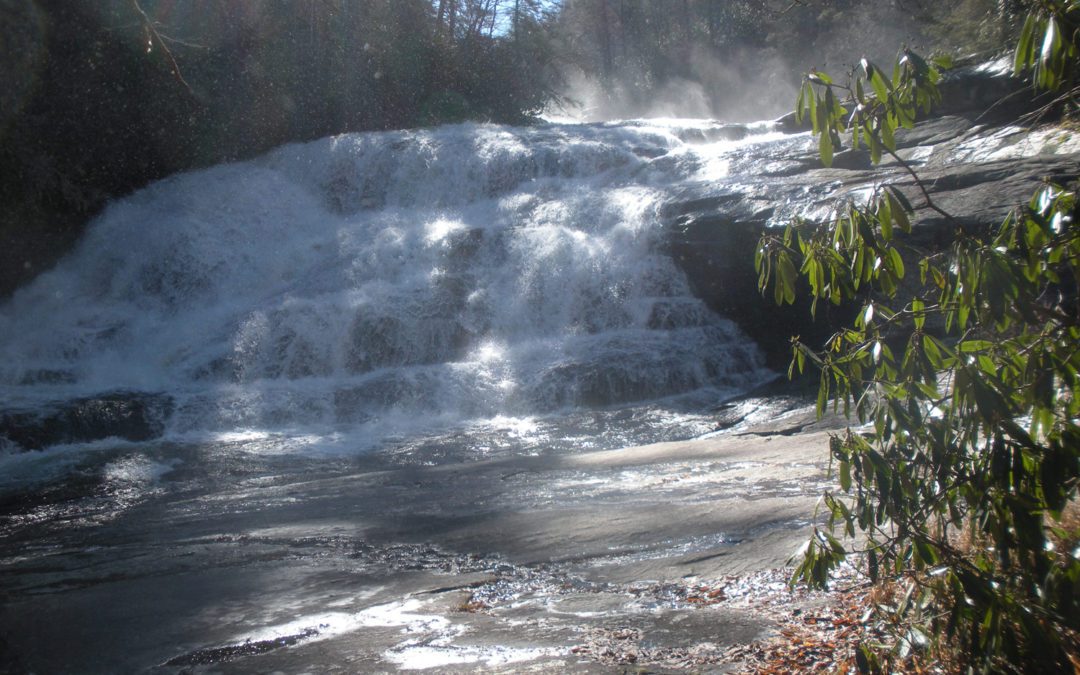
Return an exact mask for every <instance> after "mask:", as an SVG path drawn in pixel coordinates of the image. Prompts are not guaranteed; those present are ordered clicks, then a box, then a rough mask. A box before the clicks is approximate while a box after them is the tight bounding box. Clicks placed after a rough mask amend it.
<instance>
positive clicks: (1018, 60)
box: [1013, 13, 1036, 76]
mask: <svg viewBox="0 0 1080 675" xmlns="http://www.w3.org/2000/svg"><path fill="white" fill-rule="evenodd" d="M1035 23H1036V18H1035V15H1034V14H1032V13H1029V14H1028V15H1027V19H1025V20H1024V27H1023V28H1022V29H1021V30H1020V40H1019V41H1018V42H1017V43H1016V53H1015V55H1014V56H1013V74H1014V75H1017V76H1019V75H1021V74H1023V72H1024V71H1025V70H1027V68H1028V66H1030V65H1031V58H1032V57H1031V48H1032V45H1033V44H1034V35H1035Z"/></svg>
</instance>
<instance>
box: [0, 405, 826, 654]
mask: <svg viewBox="0 0 1080 675" xmlns="http://www.w3.org/2000/svg"><path fill="white" fill-rule="evenodd" d="M809 415H810V413H809V412H808V411H807V410H806V409H805V408H799V407H798V406H797V402H796V401H793V400H792V399H787V398H782V397H781V398H775V397H774V398H771V399H746V400H742V401H738V402H734V403H731V404H729V405H727V406H724V407H723V408H722V409H720V410H713V411H711V412H708V413H705V412H702V413H697V414H690V413H688V412H686V411H683V412H680V413H675V412H672V411H670V410H667V411H662V410H661V409H660V408H658V407H656V406H641V407H638V408H631V409H625V410H621V411H608V412H607V413H599V412H593V413H589V414H588V415H584V414H582V418H581V419H578V420H576V421H574V420H573V417H574V416H573V415H570V416H565V417H559V418H552V419H550V420H543V419H541V420H532V421H529V422H528V423H525V422H523V421H520V420H519V421H518V423H517V426H516V427H512V428H465V429H459V430H457V431H455V432H453V433H446V434H443V435H440V436H429V437H425V438H418V439H412V440H411V441H405V440H402V441H401V442H400V443H398V444H397V445H393V444H391V445H388V446H387V447H385V448H383V449H381V450H379V451H374V452H369V453H366V454H355V453H353V454H348V453H342V452H336V453H335V452H334V451H333V450H332V449H331V450H327V451H324V452H323V453H322V454H319V453H314V452H312V451H311V449H310V448H300V449H299V450H298V448H297V447H295V446H296V445H297V444H301V441H300V440H298V439H297V438H290V439H285V438H284V437H278V438H274V437H249V438H233V439H226V440H221V441H218V442H214V443H209V442H204V443H199V444H182V443H175V442H165V441H162V442H156V443H153V442H152V443H144V444H138V443H119V444H118V443H112V444H110V443H102V444H100V445H99V446H98V447H96V448H95V449H92V450H88V449H87V448H85V447H83V448H80V449H79V450H78V451H77V452H72V453H70V454H71V459H70V462H67V463H66V464H65V463H64V462H60V461H59V459H58V457H59V456H62V455H63V449H60V450H53V451H51V452H52V456H49V454H50V453H42V454H41V455H39V456H34V455H23V456H20V457H18V458H16V459H18V460H21V461H15V460H14V459H12V458H7V467H6V468H7V469H8V470H9V473H8V475H9V476H11V475H13V474H12V473H11V472H13V473H14V475H16V476H18V473H19V471H22V472H23V474H24V475H23V476H22V478H21V480H22V481H23V487H22V488H17V487H15V485H16V484H17V482H16V481H10V482H9V483H8V488H7V490H6V491H5V493H4V496H3V506H2V511H0V528H2V529H0V533H2V537H0V597H2V598H3V603H2V607H3V609H2V610H0V636H2V639H3V644H2V645H0V654H2V657H0V667H2V668H3V669H6V670H7V671H10V672H39V673H50V672H85V673H92V672H101V673H106V672H271V671H277V672H371V671H376V672H379V671H395V670H411V669H434V670H433V671H432V672H435V671H438V672H444V671H446V670H449V669H458V670H462V671H469V672H472V671H475V670H495V671H506V672H520V671H521V670H529V669H536V670H551V669H557V670H566V669H569V670H578V671H593V670H596V671H598V672H604V671H607V670H609V669H613V668H614V667H615V666H613V665H611V664H605V662H604V659H603V658H602V654H600V652H601V651H603V650H601V649H597V648H593V649H592V651H590V648H589V645H594V647H595V644H596V641H597V640H600V639H603V638H604V637H605V636H607V637H608V638H610V636H611V635H622V634H626V635H632V636H636V640H637V641H638V643H639V644H638V648H640V649H646V650H649V649H651V650H652V652H649V653H653V654H662V655H664V658H666V659H668V660H669V661H671V662H672V663H676V662H679V659H680V658H681V659H683V660H684V661H685V663H686V664H690V665H692V666H693V667H694V668H699V669H700V668H702V667H704V666H706V665H708V664H710V663H712V664H715V663H719V662H720V660H721V659H720V655H721V652H722V647H724V646H727V645H731V644H734V643H739V642H745V641H749V640H751V639H754V638H756V637H758V636H760V635H762V634H764V633H767V632H768V630H769V629H770V625H771V624H770V622H769V621H768V619H767V617H765V616H764V615H761V614H759V613H757V612H755V611H753V609H752V608H750V607H739V606H732V605H730V604H729V605H728V606H725V605H723V604H722V603H720V604H716V603H712V602H709V603H707V604H709V606H708V607H702V606H701V604H702V603H701V601H700V600H695V598H694V593H695V590H694V589H695V588H697V587H698V586H700V584H702V583H706V581H709V580H714V581H711V582H710V583H716V582H715V580H717V579H721V578H724V579H727V581H726V582H725V583H726V584H727V585H728V590H726V591H725V593H726V595H725V597H728V596H730V597H733V598H734V597H737V595H738V593H736V592H735V591H734V590H733V589H734V588H735V586H733V585H732V584H733V583H735V582H734V581H733V579H735V578H736V577H732V576H731V575H735V574H743V575H746V574H751V575H752V574H758V575H759V576H758V577H757V582H756V583H757V591H755V592H760V591H761V589H762V588H766V589H772V591H771V592H777V593H779V592H780V590H779V589H782V588H784V584H783V579H782V578H781V577H780V576H779V575H776V574H772V573H767V572H765V571H766V570H770V569H773V568H775V567H777V566H780V565H783V564H784V562H785V561H786V557H787V556H789V555H790V554H791V553H792V551H793V550H794V548H795V546H796V545H797V542H798V540H799V539H801V538H804V537H805V527H804V526H805V524H806V523H807V521H808V519H809V518H810V514H811V512H812V506H813V503H814V501H815V500H816V499H817V495H818V494H819V493H820V490H821V489H822V487H823V485H824V483H823V480H824V471H823V461H824V448H825V447H826V443H825V441H824V438H823V432H820V431H816V432H815V431H812V430H811V431H806V430H805V429H804V427H805V426H806V425H807V424H808V423H809V421H810V420H812V416H809ZM605 416H607V417H611V418H616V419H617V420H618V421H619V422H620V424H618V425H614V426H617V427H618V428H620V429H623V430H626V429H632V428H634V426H635V425H634V424H631V423H630V421H631V420H632V419H635V418H636V420H637V427H638V428H639V431H640V430H641V429H642V428H644V427H647V426H649V425H650V424H652V425H654V426H655V427H656V428H657V429H660V428H663V429H666V430H667V431H666V432H665V433H669V434H673V433H682V434H683V435H684V436H686V435H695V434H690V433H688V432H690V431H693V430H696V431H697V432H698V434H696V435H699V436H700V434H701V433H702V432H703V431H704V430H707V429H706V427H709V426H711V428H712V429H714V430H715V429H717V428H718V427H725V428H724V429H723V430H722V431H719V432H714V433H712V434H706V435H705V436H704V437H699V438H697V439H696V440H688V441H671V440H667V441H666V442H659V443H649V444H644V445H637V446H633V447H627V448H619V444H618V442H617V440H616V441H615V443H614V445H609V446H608V447H612V448H616V449H602V448H597V447H595V446H594V447H592V448H590V447H588V445H587V444H585V445H584V446H583V445H582V444H581V442H580V439H579V441H578V443H577V447H572V446H574V445H575V444H574V442H573V436H572V434H569V433H567V431H568V425H571V424H572V423H573V424H576V425H578V426H580V427H581V430H582V431H583V432H584V431H585V430H586V427H587V428H588V429H587V430H588V431H589V432H590V433H589V434H584V433H583V436H586V437H588V438H592V439H593V442H594V443H595V442H596V439H597V438H603V433H597V430H598V427H602V426H604V422H605ZM586 417H587V418H588V419H585V418H586ZM614 421H615V420H614V419H608V420H606V422H607V423H608V424H609V425H612V424H613V422H614ZM785 425H786V426H785ZM556 427H558V428H557V429H556ZM792 430H803V431H802V435H784V434H790V433H791V431H792ZM556 432H558V433H557V434H556ZM657 433H659V432H657ZM551 435H557V436H558V437H559V438H562V439H563V444H562V445H560V444H559V443H552V442H551V438H550V436H551ZM639 438H642V436H640V435H639ZM530 439H531V440H530ZM645 440H655V441H664V440H665V439H663V438H662V437H656V438H652V439H648V438H645ZM58 464H59V465H63V469H62V470H60V469H59V468H55V467H56V466H57V465H58ZM47 466H53V467H54V475H52V476H50V474H49V471H47V470H46V469H45V467H47ZM34 471H36V472H37V473H36V474H34V475H36V476H37V478H36V479H35V480H34V481H29V482H27V481H28V478H27V476H28V475H30V474H31V473H33V472H34ZM761 574H766V576H764V577H762V576H760V575H761ZM740 583H741V582H740ZM746 593H750V591H749V590H747V591H746ZM619 631H623V633H620V632H619ZM626 631H630V632H629V633H626ZM703 644H704V645H705V647H702V646H701V645H703ZM694 649H697V651H696V652H694V651H693V650H694ZM710 650H711V651H710ZM657 658H659V657H657ZM673 659H674V661H672V660H673ZM695 659H696V660H695ZM694 664H696V665H694Z"/></svg>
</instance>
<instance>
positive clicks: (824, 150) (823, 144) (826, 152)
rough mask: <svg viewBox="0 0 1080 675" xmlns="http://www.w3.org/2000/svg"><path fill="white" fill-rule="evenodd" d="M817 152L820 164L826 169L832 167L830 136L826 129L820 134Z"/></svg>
mask: <svg viewBox="0 0 1080 675" xmlns="http://www.w3.org/2000/svg"><path fill="white" fill-rule="evenodd" d="M818 152H819V153H820V154H821V163H822V164H824V165H825V166H827V167H828V166H832V160H833V142H832V134H831V133H830V130H828V129H825V130H823V131H822V132H821V138H820V139H819V141H818Z"/></svg>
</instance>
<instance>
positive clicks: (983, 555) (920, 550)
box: [755, 0, 1080, 672]
mask: <svg viewBox="0 0 1080 675" xmlns="http://www.w3.org/2000/svg"><path fill="white" fill-rule="evenodd" d="M1030 4H1031V7H1032V12H1031V14H1030V16H1029V17H1028V20H1027V22H1025V24H1024V28H1023V30H1022V33H1021V37H1020V40H1019V43H1018V48H1017V56H1016V59H1015V65H1016V68H1017V71H1018V72H1019V71H1028V70H1030V71H1032V72H1033V74H1034V83H1035V85H1036V86H1037V87H1040V88H1044V89H1054V90H1060V89H1062V88H1065V89H1067V90H1068V92H1073V91H1075V87H1074V81H1075V70H1076V68H1077V63H1078V61H1080V51H1078V48H1077V41H1078V40H1080V32H1078V29H1077V27H1078V25H1080V24H1078V23H1077V21H1076V19H1077V17H1078V16H1080V0H1071V1H1070V2H1058V1H1053V0H1045V1H1040V2H1033V3H1030ZM1040 38H1041V40H1040ZM1036 43H1038V44H1040V45H1041V47H1040V48H1039V49H1036V48H1035V46H1034V45H1036ZM945 65H947V64H946V63H945V62H942V61H935V62H934V63H928V62H927V61H925V60H924V59H922V58H921V57H919V56H918V55H916V54H914V53H913V52H911V51H909V50H904V51H902V52H901V54H900V56H899V58H898V59H897V62H896V64H895V66H894V68H893V70H892V76H891V77H889V76H887V75H886V74H885V73H884V71H882V70H881V69H880V68H878V67H877V66H876V65H874V64H873V63H870V62H869V61H867V60H865V59H864V60H863V61H862V62H861V63H860V65H859V66H858V68H857V69H856V70H855V71H853V72H852V73H851V74H850V77H849V82H848V84H843V85H840V84H837V83H836V82H834V81H833V80H832V79H831V78H829V77H828V76H827V75H825V74H824V73H811V74H810V75H808V76H807V78H806V80H805V81H804V84H803V86H802V88H801V89H800V92H799V97H798V100H797V102H796V116H797V118H798V119H799V120H802V119H806V118H809V120H810V122H811V127H812V129H813V134H814V135H815V136H817V138H818V150H819V153H820V155H821V159H822V162H823V163H824V164H825V165H826V166H828V165H831V163H832V160H833V157H834V154H835V150H836V149H837V148H839V147H841V140H840V139H841V137H842V135H847V136H848V137H849V138H850V142H851V145H852V147H853V148H856V149H857V148H859V147H861V146H863V145H865V146H866V147H867V149H868V151H869V154H870V158H871V160H872V161H873V162H874V163H875V164H876V163H879V162H880V161H881V159H882V157H883V156H889V157H892V158H893V159H894V160H896V161H897V163H898V164H899V165H900V166H901V167H903V168H904V169H905V171H907V173H908V174H909V175H911V176H912V178H913V179H914V180H915V183H916V185H917V186H918V187H919V189H920V191H921V192H922V195H923V197H924V198H925V202H926V207H927V208H929V209H930V210H933V211H935V212H937V213H939V214H941V215H944V216H945V217H946V218H949V219H951V218H952V217H951V216H950V215H949V214H948V213H946V212H945V211H943V210H942V209H940V208H939V207H938V206H937V205H936V204H934V202H933V199H932V198H931V196H930V194H929V192H928V190H927V188H926V186H925V185H924V184H923V183H922V181H921V180H919V177H918V175H917V173H916V172H915V171H914V169H913V168H912V167H911V166H910V165H909V164H908V163H906V162H904V161H903V160H902V159H901V158H900V157H898V156H897V153H896V139H895V134H896V132H897V130H898V129H901V128H911V127H913V126H914V124H915V122H916V119H917V116H918V115H920V114H926V113H928V112H929V111H930V110H931V108H932V106H933V105H934V104H935V103H936V102H937V101H938V100H939V95H938V91H937V83H938V81H939V80H940V72H939V67H944V66H945ZM1076 209H1077V190H1076V188H1075V186H1064V185H1057V184H1052V183H1047V184H1045V185H1044V186H1043V187H1041V188H1040V189H1039V190H1038V191H1037V192H1036V193H1035V195H1034V196H1033V197H1032V198H1031V200H1030V201H1029V202H1028V203H1027V204H1025V205H1023V206H1022V207H1021V208H1018V209H1017V211H1016V212H1015V213H1014V214H1013V215H1011V216H1010V217H1009V218H1007V219H1006V220H1005V222H1003V223H1002V224H1001V225H1000V226H999V227H998V228H997V229H996V230H995V231H993V232H992V233H989V234H985V235H982V234H970V233H965V232H958V233H957V234H956V235H955V237H954V240H953V242H952V244H951V245H950V246H949V247H948V248H947V249H945V250H943V251H939V252H936V253H931V254H924V255H921V257H920V256H915V258H914V260H913V256H912V254H913V253H914V249H912V248H911V247H909V246H906V245H905V244H904V243H903V241H904V239H905V237H906V236H907V235H908V234H910V232H911V230H912V227H913V221H914V218H915V210H914V208H913V207H912V205H911V204H910V203H909V201H908V200H907V198H906V197H905V196H904V193H903V192H902V191H901V190H899V189H898V188H897V187H896V186H894V185H881V186H877V187H875V189H874V190H873V192H872V194H871V195H870V197H869V198H868V199H867V201H866V202H865V203H863V204H855V203H852V202H847V203H845V204H842V205H840V206H839V207H838V208H837V209H836V211H835V212H834V215H833V217H832V219H831V220H830V221H829V222H827V223H824V224H812V223H806V222H803V221H795V222H792V223H789V224H788V225H787V227H786V228H784V230H783V231H782V232H781V233H766V234H765V235H764V236H763V237H762V239H761V241H760V242H759V245H758V250H757V254H756V256H755V265H756V269H757V272H758V285H759V287H760V289H761V290H762V292H765V291H767V290H768V288H769V286H770V285H771V286H772V293H771V294H772V297H773V300H774V301H775V302H776V303H777V304H792V303H794V301H795V298H796V295H797V292H798V290H799V289H800V288H804V287H805V288H808V290H809V293H810V297H811V306H810V312H811V316H814V315H816V312H817V307H818V302H819V301H821V300H825V301H828V302H829V303H831V304H834V305H840V304H844V303H853V304H854V305H855V307H856V308H857V312H856V314H855V318H854V320H853V321H852V323H851V325H850V326H846V327H843V328H841V329H840V330H838V331H836V333H834V335H833V336H832V337H831V338H829V340H827V341H826V343H825V345H824V346H823V348H822V349H820V350H819V349H815V348H813V347H812V346H810V345H806V344H804V343H803V342H801V341H800V340H799V339H797V338H795V339H793V340H792V361H791V366H790V368H789V376H791V377H794V376H795V375H796V374H797V373H799V374H801V373H803V372H804V371H805V370H806V369H807V367H808V364H809V367H810V368H812V369H815V370H816V371H817V372H818V374H819V378H820V385H819V389H818V398H817V409H818V412H819V414H820V413H824V412H825V410H826V409H827V407H828V405H829V403H830V402H831V403H832V407H833V409H834V410H838V409H840V408H842V409H843V411H844V413H845V414H849V415H852V414H853V415H854V416H855V417H856V418H857V419H858V420H859V421H860V422H863V423H865V424H868V425H869V427H870V429H871V430H870V431H868V432H866V433H856V432H854V431H851V430H848V431H847V432H846V433H845V434H843V435H840V436H835V437H833V438H832V439H831V440H830V455H831V457H832V460H833V462H834V464H835V467H836V475H837V477H838V481H839V488H840V492H839V493H827V494H826V495H825V498H824V502H823V503H824V505H825V508H826V509H827V512H828V513H827V519H826V522H825V525H824V527H820V528H815V530H814V533H813V535H812V538H811V540H810V542H809V544H808V546H807V548H806V550H805V552H804V554H803V557H802V560H801V562H800V563H799V565H798V567H797V569H796V572H795V577H794V578H795V579H798V580H803V581H806V582H809V583H811V584H816V585H824V584H826V583H827V582H828V578H829V574H830V572H831V570H833V569H834V568H835V567H836V566H837V565H839V564H840V563H841V562H842V561H843V560H845V559H846V557H847V556H848V555H849V554H850V553H852V552H856V551H858V552H860V553H862V554H863V556H864V560H865V564H866V570H867V573H868V575H869V577H870V578H871V580H872V581H874V582H882V583H883V582H889V583H893V584H899V585H904V587H906V588H907V589H908V590H907V594H906V596H905V600H904V601H903V602H901V603H898V604H896V605H893V606H890V607H887V608H882V609H881V611H883V612H885V613H887V614H888V615H889V621H888V622H887V623H888V624H889V625H893V626H898V627H902V630H903V631H907V633H905V634H903V635H901V636H900V637H899V638H898V639H897V640H896V642H895V644H896V645H904V646H905V647H904V650H903V651H904V652H905V654H906V655H907V656H910V650H911V647H912V645H913V644H914V643H913V640H912V639H911V638H910V637H909V635H910V632H911V631H916V632H917V633H918V634H920V635H923V636H938V637H935V638H928V639H927V640H926V641H925V642H927V643H928V644H934V645H936V648H938V649H951V650H953V653H954V656H955V657H956V658H959V659H960V661H961V662H962V663H965V664H966V665H967V666H969V667H970V668H972V669H974V670H978V671H1011V672H1021V671H1025V672H1027V671H1032V670H1039V671H1049V670H1057V669H1062V668H1067V667H1070V664H1071V663H1076V661H1072V660H1071V659H1072V657H1073V656H1074V655H1076V654H1078V653H1080V638H1078V635H1080V515H1077V514H1080V507H1078V506H1077V497H1078V490H1080V391H1078V385H1080V347H1078V345H1080V228H1078V227H1077V226H1076V222H1075V216H1076ZM916 260H917V262H915V261H916ZM915 264H917V268H918V280H917V281H916V280H915V279H914V278H912V275H911V274H910V271H909V269H908V267H909V266H913V265H915ZM912 269H914V267H912ZM838 530H839V532H838ZM857 532H861V533H862V537H863V538H864V542H863V543H859V542H857V541H856V542H854V543H851V542H852V540H854V539H855V537H856V533H857ZM862 655H863V658H864V659H869V660H868V661H867V663H871V665H873V664H875V663H876V664H877V666H878V667H881V666H882V664H883V663H884V664H885V666H886V667H887V665H888V662H889V660H890V659H896V658H901V655H899V654H898V653H892V654H888V653H878V652H874V651H873V650H869V651H868V650H863V652H862Z"/></svg>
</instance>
